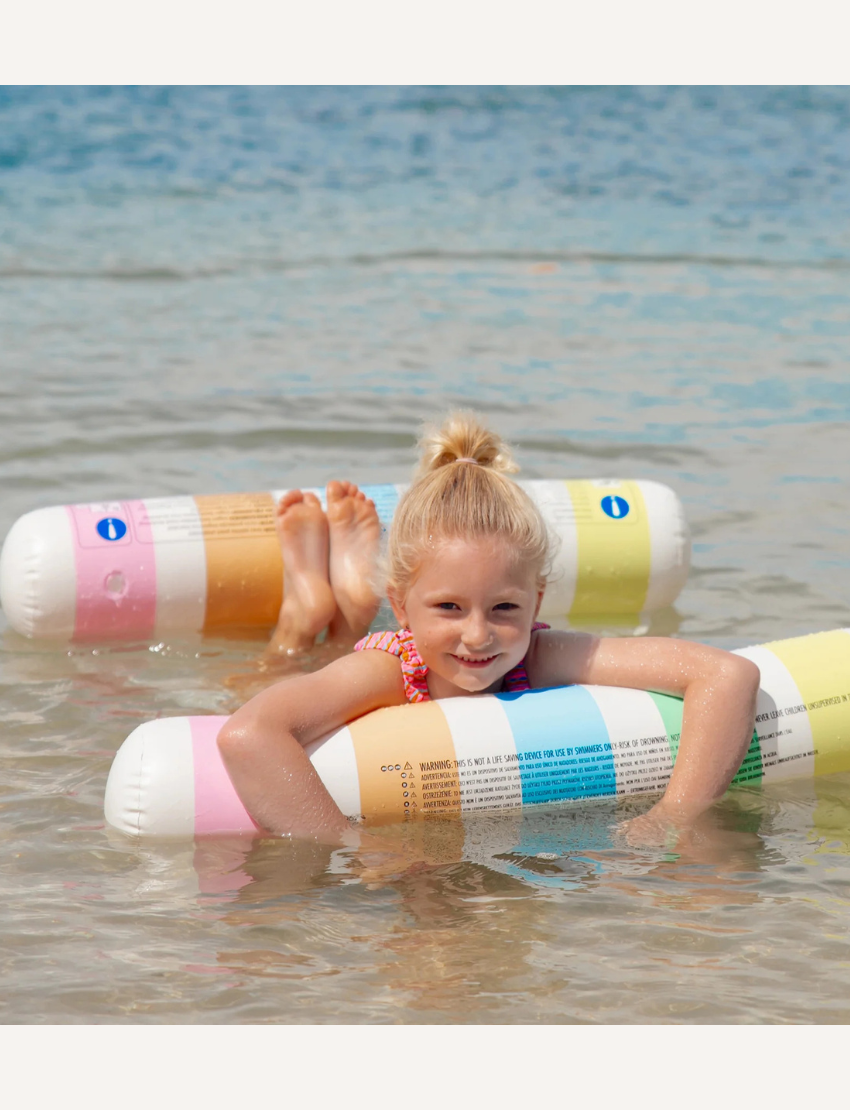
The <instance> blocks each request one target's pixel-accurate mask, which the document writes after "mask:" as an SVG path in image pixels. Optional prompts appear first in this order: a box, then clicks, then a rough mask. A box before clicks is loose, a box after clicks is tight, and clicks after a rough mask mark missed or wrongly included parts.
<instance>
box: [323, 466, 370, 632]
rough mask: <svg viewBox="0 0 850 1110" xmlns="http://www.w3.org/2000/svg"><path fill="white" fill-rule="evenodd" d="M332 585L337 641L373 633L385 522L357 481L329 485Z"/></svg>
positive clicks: (331, 630) (334, 629)
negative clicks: (379, 557)
mask: <svg viewBox="0 0 850 1110" xmlns="http://www.w3.org/2000/svg"><path fill="white" fill-rule="evenodd" d="M327 502H328V526H329V528H330V544H331V557H330V582H331V587H332V588H333V593H334V597H335V598H336V603H337V605H338V606H339V611H338V613H337V615H336V618H335V619H334V621H333V623H332V624H331V627H330V635H331V637H332V638H333V639H334V640H335V641H343V640H348V641H351V642H352V643H353V642H354V641H355V640H359V639H360V637H361V636H365V634H366V633H367V632H368V630H369V625H370V624H371V623H372V621H373V620H374V619H375V614H376V613H377V612H378V605H379V604H380V599H379V598H378V595H377V594H376V593H375V586H374V582H373V579H374V577H375V571H376V568H377V559H378V549H379V547H380V543H381V522H380V520H379V519H378V514H377V512H376V510H375V503H374V501H370V500H369V499H368V498H367V497H366V495H365V494H364V493H362V492H361V490H359V489H358V488H357V486H355V485H354V483H353V482H329V483H328V488H327Z"/></svg>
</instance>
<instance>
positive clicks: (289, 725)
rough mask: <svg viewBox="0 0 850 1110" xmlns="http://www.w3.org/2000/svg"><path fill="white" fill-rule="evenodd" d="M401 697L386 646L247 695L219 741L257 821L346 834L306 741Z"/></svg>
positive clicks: (298, 832)
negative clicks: (243, 703)
mask: <svg viewBox="0 0 850 1110" xmlns="http://www.w3.org/2000/svg"><path fill="white" fill-rule="evenodd" d="M405 701H406V698H405V694H404V684H403V682H402V675H401V666H400V664H399V660H398V659H397V658H396V657H395V656H394V655H390V654H388V653H387V652H384V651H362V652H360V651H358V652H355V653H353V654H352V655H346V656H344V657H343V658H342V659H337V660H336V661H335V662H333V663H331V664H330V665H329V666H327V667H325V668H323V669H322V670H321V671H315V672H314V673H313V674H305V675H303V676H299V677H297V678H290V679H285V680H284V681H283V682H279V683H277V684H276V685H275V686H271V687H269V689H268V690H264V691H263V692H262V693H261V694H258V695H257V696H256V697H255V698H252V699H251V700H250V701H249V702H246V704H245V705H243V706H242V707H241V709H238V710H237V711H236V712H235V713H234V714H233V716H232V717H231V718H230V720H229V721H228V722H227V723H226V724H225V726H224V727H223V728H222V730H221V732H220V733H219V736H218V747H219V751H220V752H221V756H222V759H223V760H224V765H225V767H226V768H227V773H228V774H229V775H230V778H231V780H232V782H233V785H234V786H235V787H236V792H237V794H238V795H239V797H240V798H241V800H242V804H243V805H244V806H245V808H246V809H247V811H248V813H249V814H250V815H251V817H252V818H253V819H254V821H255V822H256V823H257V824H258V825H259V826H260V827H261V828H263V829H266V830H268V832H270V833H274V834H276V835H283V836H287V835H288V836H312V837H315V838H316V839H318V840H325V841H332V842H334V843H340V842H341V841H343V840H346V839H348V836H347V835H346V834H348V835H350V833H351V826H350V824H349V822H348V820H347V818H346V817H344V816H343V814H342V812H341V811H340V809H339V807H338V806H337V804H336V802H334V800H333V798H332V797H331V796H330V794H329V793H328V791H327V789H326V788H325V786H324V784H323V782H322V780H321V779H320V778H319V776H318V774H317V773H316V771H315V769H314V768H313V765H312V763H311V762H310V760H309V758H308V757H307V753H306V752H305V751H304V745H305V744H309V743H311V742H312V741H313V740H318V739H320V738H321V737H322V736H325V735H326V734H327V733H329V732H332V731H333V730H334V729H337V728H341V727H342V726H343V725H345V724H347V723H348V722H349V721H353V720H354V719H355V718H356V717H361V716H362V715H363V714H364V713H369V712H370V711H371V710H373V709H380V708H381V707H382V706H386V705H403V704H404V702H405Z"/></svg>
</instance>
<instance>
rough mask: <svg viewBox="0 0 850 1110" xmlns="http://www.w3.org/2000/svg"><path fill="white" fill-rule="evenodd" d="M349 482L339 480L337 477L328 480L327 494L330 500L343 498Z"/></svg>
mask: <svg viewBox="0 0 850 1110" xmlns="http://www.w3.org/2000/svg"><path fill="white" fill-rule="evenodd" d="M347 484H348V483H347V482H337V481H336V479H334V480H333V481H331V482H328V485H327V489H326V490H325V496H326V497H327V499H328V501H341V500H342V498H343V497H345V487H346V485H347Z"/></svg>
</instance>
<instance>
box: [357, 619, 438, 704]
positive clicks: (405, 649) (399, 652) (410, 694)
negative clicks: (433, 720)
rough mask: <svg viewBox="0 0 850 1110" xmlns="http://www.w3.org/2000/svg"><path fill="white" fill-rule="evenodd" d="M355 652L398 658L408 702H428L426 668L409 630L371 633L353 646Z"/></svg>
mask: <svg viewBox="0 0 850 1110" xmlns="http://www.w3.org/2000/svg"><path fill="white" fill-rule="evenodd" d="M354 650H355V651H386V652H389V654H390V655H395V656H397V657H398V659H399V662H400V663H401V677H402V679H403V681H404V694H405V697H406V698H407V700H408V701H430V700H431V695H430V693H429V692H428V668H427V667H426V666H425V664H424V663H423V662H422V658H421V656H420V655H419V652H418V651H417V650H416V644H415V643H414V641H413V633H412V632H411V631H410V629H409V628H401V629H399V631H398V632H373V633H372V635H371V636H364V637H363V639H362V640H359V641H358V642H357V643H356V644H355V645H354Z"/></svg>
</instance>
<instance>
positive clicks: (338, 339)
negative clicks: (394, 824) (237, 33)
mask: <svg viewBox="0 0 850 1110" xmlns="http://www.w3.org/2000/svg"><path fill="white" fill-rule="evenodd" d="M849 207H850V92H848V90H847V89H843V88H835V89H827V90H806V89H790V90H789V89H757V88H747V89H722V90H716V89H704V90H701V89H690V90H675V89H661V90H649V89H641V90H633V89H626V88H616V89H602V90H599V89H559V90H541V89H526V88H523V89H493V90H488V89H469V88H464V89H459V90H449V89H437V90H435V89H404V90H397V89H386V88H383V89H377V90H376V89H354V90H352V89H284V90H280V89H247V90H245V89H239V90H231V89H212V90H205V89H191V88H182V89H173V90H166V89H157V90H135V89H94V90H86V89H73V90H63V89H52V88H51V89H38V88H27V89H19V90H18V89H13V90H5V91H3V92H0V401H2V409H1V410H0V411H1V412H2V429H3V435H2V442H0V488H2V491H3V496H2V503H0V534H2V535H5V533H6V531H7V530H8V528H9V526H10V525H11V524H12V522H13V521H14V520H15V519H16V518H17V517H18V516H19V515H20V514H21V513H23V512H26V511H27V510H29V509H32V508H35V507H37V506H41V505H49V504H56V503H63V502H67V501H87V500H97V499H105V498H121V497H133V496H138V495H146V496H156V495H164V494H172V493H181V492H187V491H189V492H217V491H237V490H246V489H270V488H275V487H279V486H281V485H285V484H288V483H290V482H302V483H304V484H317V483H322V482H324V481H326V480H327V479H329V478H331V477H334V476H351V477H353V478H355V479H356V480H361V481H378V480H404V479H405V477H406V476H407V474H408V472H409V467H410V464H411V460H412V444H413V441H414V437H415V434H416V430H417V427H418V424H419V421H420V420H421V419H422V418H423V417H428V418H430V417H437V416H439V415H440V414H441V413H442V412H443V411H444V410H445V409H446V408H448V407H449V406H451V405H456V404H468V405H474V406H475V407H476V408H478V409H479V410H480V411H481V412H483V413H484V414H485V415H486V416H487V417H488V418H489V419H491V420H492V421H493V422H494V423H495V424H496V425H497V426H498V427H499V428H500V429H501V430H502V431H503V432H504V433H505V434H506V435H507V436H508V437H509V438H510V439H511V440H512V441H513V442H514V443H515V444H516V445H517V447H518V451H519V456H520V459H521V462H522V463H523V469H524V472H525V475H526V476H528V477H557V476H576V477H594V476H596V477H616V476H626V477H633V476H634V477H647V478H655V479H658V480H661V481H663V482H666V483H668V484H670V485H671V486H673V487H674V488H675V489H676V490H677V492H678V493H679V495H680V496H681V497H682V499H683V501H684V503H685V506H686V510H687V513H688V515H689V518H690V520H691V522H692V527H693V532H694V538H695V553H694V569H693V571H692V574H691V578H690V581H689V584H688V586H687V588H686V589H685V591H684V593H683V594H682V596H681V599H680V601H679V602H678V604H677V607H676V609H675V610H669V611H667V612H665V613H662V614H659V615H658V617H657V618H656V620H655V622H654V627H655V630H656V631H659V632H662V633H672V634H677V635H681V636H686V637H690V638H693V639H698V640H703V641H706V642H708V643H712V644H717V645H719V646H723V647H736V646H740V645H743V644H746V643H754V642H760V641H764V640H768V639H773V638H779V637H783V636H793V635H798V634H802V633H805V632H808V631H814V630H819V629H826V628H837V627H843V626H848V625H850V535H848V521H847V511H846V507H847V494H846V474H847V464H848V462H850V438H848V432H847V422H848V415H849V414H850V385H848V378H847V367H848V355H850V311H848V297H847V290H848V279H850V230H848V229H849V228H850V221H848V218H847V216H848V208H849ZM3 629H4V632H3V636H2V644H0V648H1V649H2V662H0V682H2V686H3V698H2V703H0V722H2V731H0V737H2V739H1V740H0V751H2V756H3V772H2V778H0V805H2V824H0V837H2V856H0V860H2V862H0V875H1V876H2V884H3V887H2V898H1V899H0V905H2V911H0V912H2V925H0V947H2V960H3V966H4V971H5V976H4V982H5V989H4V992H3V995H2V998H0V1018H2V1020H4V1021H6V1022H24V1023H37V1022H48V1021H54V1022H60V1023H80V1022H125V1021H135V1022H151V1023H158V1022H176V1023H184V1022H185V1023H189V1022H225V1023H227V1022H230V1023H233V1022H246V1021H259V1022H303V1021H309V1022H334V1021H352V1022H376V1023H377V1022H400V1023H405V1022H438V1023H442V1022H494V1023H498V1022H602V1023H609V1022H625V1023H631V1022H670V1021H672V1022H683V1023H688V1022H693V1023H702V1022H814V1023H826V1022H839V1023H843V1022H846V1021H847V1020H848V1019H850V1004H848V1002H847V998H848V987H850V971H848V967H850V943H849V942H850V930H848V900H850V856H848V850H849V849H850V831H848V830H850V776H834V777H832V778H828V779H821V780H818V781H815V782H811V781H806V782H794V783H788V784H786V785H784V786H782V787H779V786H774V787H765V788H764V789H762V790H760V791H755V790H741V791H738V792H737V793H736V794H735V795H734V796H732V797H730V798H729V799H728V800H727V801H725V802H724V803H723V805H722V806H720V807H719V808H718V810H717V812H716V814H714V815H713V817H712V818H711V821H710V822H709V823H708V825H707V826H706V827H704V828H702V829H701V830H700V831H699V832H698V833H697V834H695V835H694V837H693V838H692V839H691V841H690V842H689V843H686V844H682V845H681V846H680V847H679V850H678V851H677V852H672V851H671V852H666V853H665V852H650V851H645V852H639V851H635V850H632V849H629V848H628V847H627V846H625V845H623V844H621V843H618V842H616V840H614V839H612V834H611V825H612V823H613V821H614V820H615V819H616V818H617V817H618V816H622V815H623V809H622V807H621V809H620V810H618V809H617V807H616V806H615V805H614V804H613V803H604V804H599V805H597V806H593V807H588V808H584V809H575V808H572V809H571V808H561V809H557V808H551V809H548V810H541V811H539V812H531V811H529V812H528V813H525V814H523V815H522V816H521V817H517V816H516V815H513V816H511V815H501V816H497V817H490V818H488V819H487V820H486V821H483V820H481V819H479V820H478V821H477V822H473V821H471V820H470V821H469V822H467V823H466V825H465V826H462V825H460V823H459V822H444V823H437V824H435V825H433V826H429V831H428V834H427V836H425V834H422V835H418V836H414V835H412V834H411V833H410V832H409V831H406V830H405V829H386V830H383V831H382V832H380V833H379V834H377V835H378V836H379V838H380V840H381V841H382V847H381V848H380V850H379V849H372V850H371V851H370V852H360V853H356V852H337V853H332V852H330V850H327V849H324V848H321V847H317V846H315V845H312V844H303V843H295V844H290V843H282V842H275V841H263V842H260V843H257V844H255V845H246V844H239V843H233V842H221V843H217V844H207V845H202V846H194V845H187V844H174V845H166V846H156V847H151V846H139V845H136V844H133V843H131V842H129V841H126V840H123V839H121V838H120V837H116V836H114V835H112V834H110V833H109V832H108V831H107V830H105V829H104V826H103V817H102V799H103V788H104V784H105V780H106V774H107V772H108V769H109V765H110V762H111V759H112V756H113V754H114V752H115V750H116V749H117V747H118V746H119V744H120V742H121V740H122V739H123V737H124V736H125V735H126V734H127V733H128V732H129V731H130V730H131V728H132V727H134V726H135V725H136V724H137V723H139V722H140V721H141V720H144V719H146V718H149V717H151V716H165V715H171V714H182V713H187V712H193V713H194V712H226V711H228V709H229V708H232V707H233V705H234V703H235V695H234V694H233V692H232V691H231V689H230V688H229V687H228V686H226V685H225V682H226V680H227V678H228V677H229V676H231V675H232V674H234V673H236V672H240V671H243V672H244V671H246V670H249V669H250V665H251V661H252V659H253V658H254V657H255V655H256V653H257V651H258V648H259V645H258V643H257V642H251V641H245V640H236V639H232V640H224V639H220V640H206V641H201V640H191V639H187V640H177V639H175V640H174V641H169V642H168V643H156V644H147V643H145V644H131V645H121V646H120V647H118V648H116V647H109V646H108V645H97V646H95V647H92V646H91V645H87V646H86V647H81V646H77V647H71V648H62V647H60V648H57V647H56V646H53V645H45V644H37V643H28V642H26V641H24V640H22V639H21V638H19V637H17V636H16V635H15V634H13V633H12V632H10V631H9V630H8V629H7V628H6V626H5V624H4V625H3ZM632 804H634V803H632ZM626 812H629V810H628V808H626ZM464 836H465V837H466V841H465V846H464V839H463V838H464Z"/></svg>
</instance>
